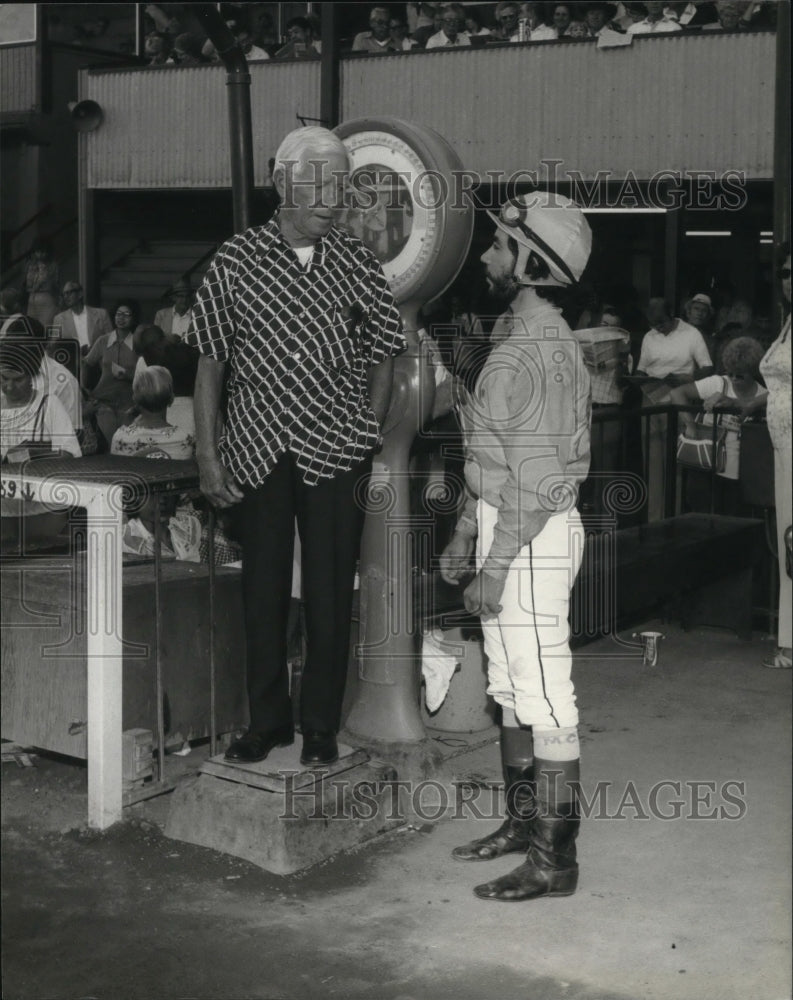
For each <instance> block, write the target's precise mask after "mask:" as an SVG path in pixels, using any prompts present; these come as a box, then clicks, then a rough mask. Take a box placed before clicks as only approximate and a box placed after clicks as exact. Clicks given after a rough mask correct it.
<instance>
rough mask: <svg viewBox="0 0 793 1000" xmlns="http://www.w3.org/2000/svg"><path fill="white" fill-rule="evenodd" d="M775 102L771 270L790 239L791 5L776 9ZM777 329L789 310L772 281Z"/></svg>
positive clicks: (785, 1) (775, 282)
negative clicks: (782, 247)
mask: <svg viewBox="0 0 793 1000" xmlns="http://www.w3.org/2000/svg"><path fill="white" fill-rule="evenodd" d="M776 30H777V35H776V100H775V108H774V267H775V268H776V267H780V266H781V265H782V263H783V259H782V255H781V252H780V246H781V244H782V243H784V242H785V241H786V240H789V239H790V2H789V0H784V2H783V3H780V4H778V5H777V26H776ZM774 292H775V299H776V301H775V303H774V304H775V306H776V309H775V314H774V318H775V320H776V322H777V329H778V328H780V327H781V326H782V323H783V322H784V317H785V315H786V313H787V310H788V308H789V303H787V302H786V301H785V299H784V296H783V295H782V289H781V288H780V284H779V281H777V280H775V281H774Z"/></svg>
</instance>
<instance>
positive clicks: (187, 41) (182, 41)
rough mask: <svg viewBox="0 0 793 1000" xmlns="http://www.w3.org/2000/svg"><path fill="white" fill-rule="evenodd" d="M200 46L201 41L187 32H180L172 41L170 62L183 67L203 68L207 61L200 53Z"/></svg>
mask: <svg viewBox="0 0 793 1000" xmlns="http://www.w3.org/2000/svg"><path fill="white" fill-rule="evenodd" d="M201 45H202V41H201V39H199V38H196V36H195V35H191V34H190V32H188V31H184V32H182V34H181V35H177V36H176V38H175V39H174V42H173V52H172V53H171V61H172V62H174V63H176V65H177V66H183V67H191V66H205V65H206V63H207V60H206V59H205V58H204V56H203V55H202V53H201Z"/></svg>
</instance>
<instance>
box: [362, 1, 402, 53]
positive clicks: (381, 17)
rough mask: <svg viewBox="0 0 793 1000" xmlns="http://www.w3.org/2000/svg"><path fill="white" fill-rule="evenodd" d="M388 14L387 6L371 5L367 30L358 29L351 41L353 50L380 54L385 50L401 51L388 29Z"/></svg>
mask: <svg viewBox="0 0 793 1000" xmlns="http://www.w3.org/2000/svg"><path fill="white" fill-rule="evenodd" d="M389 21H390V15H389V11H388V8H387V7H373V8H372V10H371V12H370V14H369V30H368V31H360V32H359V33H358V34H357V35H356V36H355V38H354V39H353V43H352V50H353V52H368V53H370V55H382V54H384V53H386V52H401V51H402V46H401V44H400V45H397V43H396V42H395V41H394V40H393V38H392V37H391V34H390V30H389Z"/></svg>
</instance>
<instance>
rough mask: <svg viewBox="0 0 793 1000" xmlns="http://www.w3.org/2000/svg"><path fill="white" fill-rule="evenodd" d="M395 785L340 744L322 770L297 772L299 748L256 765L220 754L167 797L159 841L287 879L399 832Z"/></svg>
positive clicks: (388, 773) (388, 774)
mask: <svg viewBox="0 0 793 1000" xmlns="http://www.w3.org/2000/svg"><path fill="white" fill-rule="evenodd" d="M396 777H397V775H396V772H395V770H394V768H393V767H391V766H390V765H389V764H386V763H384V762H383V761H380V760H372V759H370V756H369V754H368V753H367V752H366V751H365V750H360V749H355V748H353V747H351V746H347V745H346V744H341V745H340V746H339V759H338V761H336V762H335V763H334V764H330V765H328V766H325V767H321V768H306V767H303V766H302V765H301V763H300V741H299V740H296V741H295V743H294V744H293V745H292V746H289V747H280V748H278V749H276V750H273V751H271V752H270V754H269V755H268V756H267V758H266V759H265V760H263V761H259V762H258V763H256V764H238V763H235V762H233V761H228V760H224V759H223V756H222V754H220V755H218V756H216V757H211V758H210V759H209V760H207V761H205V762H204V763H203V764H202V765H201V768H200V770H199V771H198V773H197V774H196V775H194V776H193V777H192V778H188V779H186V780H185V781H182V782H180V784H179V785H178V786H177V788H176V789H175V790H174V793H173V795H172V796H171V802H170V810H169V813H168V820H167V823H166V826H165V835H166V836H167V837H171V838H172V839H173V840H181V841H184V842H186V843H189V844H197V845H199V846H201V847H209V848H212V849H213V850H215V851H221V852H222V853H224V854H231V855H234V856H235V857H238V858H244V859H245V860H246V861H250V862H251V863H252V864H255V865H258V866H259V867H260V868H264V869H265V870H267V871H269V872H274V873H275V874H278V875H287V874H290V873H292V872H296V871H301V870H302V869H304V868H308V867H310V866H311V865H315V864H318V863H319V862H321V861H326V860H327V859H328V858H331V857H333V856H334V855H336V854H339V853H341V852H343V851H347V850H349V849H350V848H353V847H357V846H358V845H359V844H361V843H363V842H364V841H367V840H370V839H371V838H372V837H376V836H378V835H379V834H381V833H384V832H386V831H388V830H392V829H394V828H395V827H398V826H402V825H403V824H404V823H405V821H406V819H405V816H403V815H401V814H400V811H399V810H398V809H395V808H394V805H393V802H394V795H393V783H394V782H395V780H396Z"/></svg>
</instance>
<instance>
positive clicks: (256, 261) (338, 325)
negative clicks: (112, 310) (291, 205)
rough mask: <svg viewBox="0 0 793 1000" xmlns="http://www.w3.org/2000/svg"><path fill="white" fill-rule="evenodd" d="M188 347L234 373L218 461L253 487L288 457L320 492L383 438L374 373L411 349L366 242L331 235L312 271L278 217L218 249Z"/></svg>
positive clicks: (317, 249)
mask: <svg viewBox="0 0 793 1000" xmlns="http://www.w3.org/2000/svg"><path fill="white" fill-rule="evenodd" d="M185 340H186V342H187V343H189V344H192V345H194V346H195V347H197V348H198V350H199V351H200V352H201V353H202V354H204V355H206V356H207V357H210V358H213V359H214V360H216V361H223V362H226V363H228V364H229V365H230V373H229V380H228V412H227V418H226V427H225V431H224V434H223V436H222V438H221V440H220V443H219V449H220V455H221V459H222V461H223V463H224V465H225V466H226V467H227V468H228V469H229V471H231V472H232V473H233V474H234V476H235V478H236V479H237V481H238V482H239V483H241V484H244V485H248V486H254V487H255V486H260V485H261V483H262V482H263V480H264V479H265V477H266V476H267V474H268V473H269V472H270V471H271V470H272V469H273V467H274V466H275V464H276V463H277V461H278V459H279V457H280V456H281V455H282V454H283V453H284V452H286V451H289V452H291V453H292V454H293V455H294V456H295V460H296V463H297V466H298V468H299V469H300V470H301V472H302V474H303V479H304V481H305V482H306V483H308V484H310V485H313V484H315V483H317V482H318V481H319V480H320V479H328V478H332V477H333V476H335V475H336V474H337V473H339V472H346V471H348V470H349V469H351V468H353V466H355V465H357V464H358V463H359V462H360V461H362V460H363V458H365V457H366V454H367V452H369V451H370V450H371V449H372V448H374V447H375V446H376V444H377V441H378V438H379V434H380V428H379V426H378V423H377V420H376V418H375V415H374V413H373V412H372V408H371V404H370V401H369V395H368V390H367V373H368V370H369V368H371V367H372V366H373V365H377V364H379V363H381V362H383V361H385V360H386V359H388V358H389V357H392V356H393V355H395V354H399V353H400V352H401V351H403V350H404V349H405V347H406V346H407V345H406V341H405V338H404V335H403V332H402V322H401V318H400V315H399V310H398V309H397V306H396V303H395V301H394V298H393V295H392V294H391V290H390V289H389V287H388V282H387V281H386V277H385V275H384V274H383V270H382V268H381V267H380V264H379V262H378V260H377V258H376V257H375V256H374V255H373V254H372V253H371V251H370V250H369V249H368V248H367V247H366V246H365V245H364V244H363V243H362V242H361V241H360V240H358V239H356V238H355V237H353V236H350V235H348V234H347V233H344V232H341V231H340V230H337V229H331V231H330V233H329V234H328V235H327V236H325V237H324V238H323V239H322V240H320V241H319V242H318V243H317V244H316V246H315V248H314V253H313V256H312V259H311V264H310V267H309V268H308V269H306V268H304V267H303V265H302V264H301V263H300V261H299V260H298V257H297V255H296V253H295V251H294V250H293V249H292V247H291V246H290V245H289V244H288V243H287V241H286V240H285V239H284V237H283V236H282V234H281V231H280V229H279V227H278V223H277V220H275V219H273V220H271V221H270V222H269V223H267V225H265V226H257V227H254V228H252V229H248V230H246V231H245V232H244V233H241V234H239V235H238V236H234V237H232V239H230V240H228V241H227V242H226V243H224V244H223V246H221V248H220V249H219V250H218V252H217V254H216V255H215V258H214V261H213V262H212V266H211V267H210V269H209V271H208V272H207V275H206V277H205V279H204V282H203V284H202V285H201V287H200V288H199V290H198V293H197V295H196V303H195V306H194V307H193V321H192V324H191V327H190V331H189V333H188V334H187V336H186V337H185Z"/></svg>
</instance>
